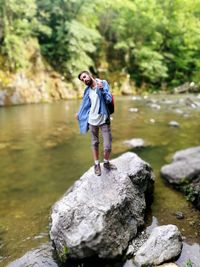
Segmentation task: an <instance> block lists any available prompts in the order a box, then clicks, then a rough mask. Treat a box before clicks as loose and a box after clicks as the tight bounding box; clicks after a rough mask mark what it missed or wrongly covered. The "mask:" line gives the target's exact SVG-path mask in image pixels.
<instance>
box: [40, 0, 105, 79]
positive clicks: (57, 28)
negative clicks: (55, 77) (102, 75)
mask: <svg viewBox="0 0 200 267" xmlns="http://www.w3.org/2000/svg"><path fill="white" fill-rule="evenodd" d="M38 7H39V11H38V15H39V20H40V21H41V22H42V23H45V24H46V26H50V27H51V29H52V34H51V35H50V36H44V35H41V36H40V43H41V47H42V51H43V54H44V55H45V56H46V57H47V58H48V59H49V61H50V63H51V64H52V65H53V66H54V67H55V68H56V69H57V70H59V71H60V72H61V73H63V74H64V75H65V76H66V77H68V78H73V77H74V76H77V73H78V72H79V71H80V70H82V69H87V68H89V67H90V66H93V65H94V62H93V60H92V58H91V56H90V55H91V54H92V53H94V52H95V50H96V43H97V42H98V41H99V39H100V35H99V33H98V31H97V30H96V29H95V27H91V26H92V21H93V24H94V25H93V26H95V24H96V16H94V15H93V14H94V8H95V5H94V1H84V0H78V1H73V0H70V1H61V0H57V1H54V3H53V4H52V2H51V1H49V2H48V1H46V0H43V1H38ZM86 17H87V20H85V18H86Z"/></svg>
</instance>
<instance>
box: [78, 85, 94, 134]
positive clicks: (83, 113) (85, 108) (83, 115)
mask: <svg viewBox="0 0 200 267" xmlns="http://www.w3.org/2000/svg"><path fill="white" fill-rule="evenodd" d="M90 107H91V103H90V99H89V89H88V87H87V88H86V89H85V92H84V96H83V100H82V103H81V106H80V109H79V112H78V123H79V128H80V132H81V133H83V134H84V133H86V132H87V131H88V129H89V127H88V126H89V125H88V116H89V111H90Z"/></svg>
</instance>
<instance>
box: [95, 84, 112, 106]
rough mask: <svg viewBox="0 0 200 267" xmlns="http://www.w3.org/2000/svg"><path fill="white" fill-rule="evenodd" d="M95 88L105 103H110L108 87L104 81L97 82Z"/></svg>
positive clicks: (110, 97) (110, 96)
mask: <svg viewBox="0 0 200 267" xmlns="http://www.w3.org/2000/svg"><path fill="white" fill-rule="evenodd" d="M97 86H98V88H99V89H100V90H102V94H103V96H104V98H105V100H106V102H107V103H110V102H112V95H111V93H110V86H109V84H108V82H107V81H106V80H98V81H97Z"/></svg>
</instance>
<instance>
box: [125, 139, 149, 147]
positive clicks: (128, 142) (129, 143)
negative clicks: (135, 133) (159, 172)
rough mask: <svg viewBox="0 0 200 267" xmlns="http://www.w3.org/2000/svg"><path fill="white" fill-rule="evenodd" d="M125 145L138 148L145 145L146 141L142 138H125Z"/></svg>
mask: <svg viewBox="0 0 200 267" xmlns="http://www.w3.org/2000/svg"><path fill="white" fill-rule="evenodd" d="M123 144H124V145H127V146H128V147H130V148H138V147H144V146H145V142H144V140H143V139H142V138H133V139H130V140H125V141H124V142H123Z"/></svg>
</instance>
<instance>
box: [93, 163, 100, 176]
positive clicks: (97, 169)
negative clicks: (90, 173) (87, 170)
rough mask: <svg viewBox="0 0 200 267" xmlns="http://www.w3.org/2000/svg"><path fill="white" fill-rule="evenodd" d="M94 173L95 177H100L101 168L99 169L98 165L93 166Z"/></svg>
mask: <svg viewBox="0 0 200 267" xmlns="http://www.w3.org/2000/svg"><path fill="white" fill-rule="evenodd" d="M94 173H95V174H96V175H97V176H100V175H101V167H100V164H95V165H94Z"/></svg>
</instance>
